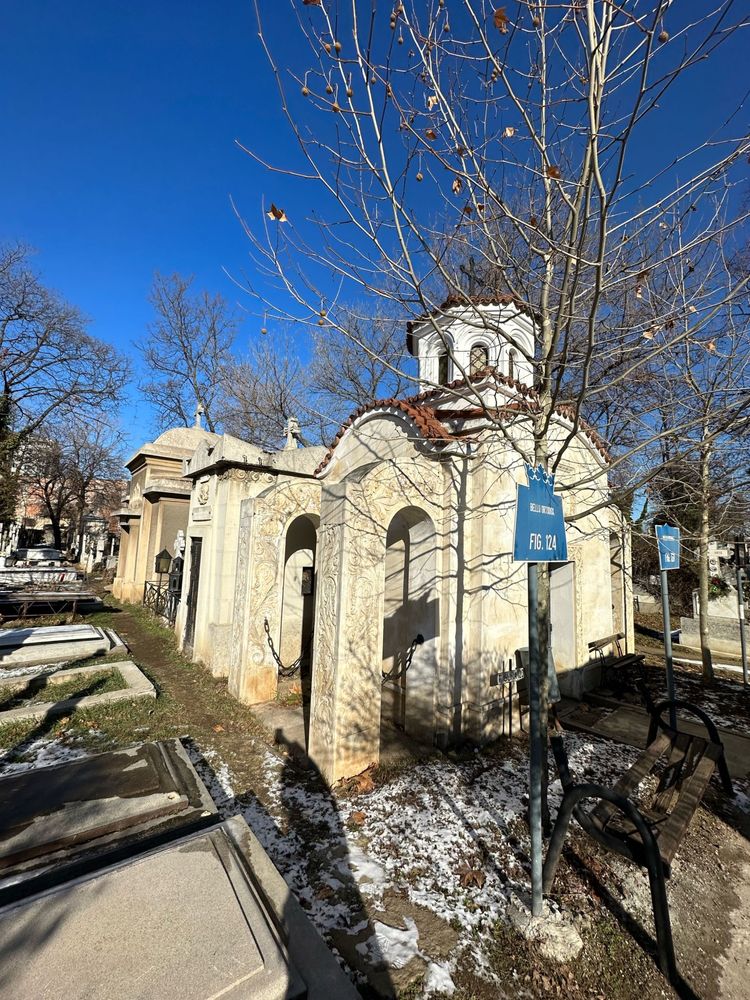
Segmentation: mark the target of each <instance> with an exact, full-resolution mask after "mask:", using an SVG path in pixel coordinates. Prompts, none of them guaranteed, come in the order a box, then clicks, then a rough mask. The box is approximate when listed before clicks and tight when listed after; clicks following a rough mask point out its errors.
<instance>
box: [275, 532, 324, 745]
mask: <svg viewBox="0 0 750 1000" xmlns="http://www.w3.org/2000/svg"><path fill="white" fill-rule="evenodd" d="M319 521H320V518H319V517H318V516H317V515H315V514H301V515H300V516H299V517H295V518H294V520H293V521H291V522H290V524H289V526H288V528H287V532H286V541H285V545H284V581H283V586H282V593H281V627H280V640H279V655H280V658H281V661H282V663H283V664H284V665H285V666H287V667H292V666H293V665H294V664H295V663H299V674H298V675H296V674H295V675H293V676H299V680H300V684H301V687H302V704H303V710H304V717H305V738H307V733H308V729H309V715H310V712H309V708H310V688H311V681H312V673H311V664H312V642H313V625H314V620H315V551H316V548H317V534H318V531H317V529H318V524H319Z"/></svg>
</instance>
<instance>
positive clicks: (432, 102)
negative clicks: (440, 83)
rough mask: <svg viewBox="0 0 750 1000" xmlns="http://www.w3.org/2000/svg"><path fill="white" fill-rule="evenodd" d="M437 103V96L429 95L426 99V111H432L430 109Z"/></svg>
mask: <svg viewBox="0 0 750 1000" xmlns="http://www.w3.org/2000/svg"><path fill="white" fill-rule="evenodd" d="M437 102H438V99H437V94H430V95H429V96H428V98H427V109H428V111H432V109H433V108H434V107H435V105H436V104H437Z"/></svg>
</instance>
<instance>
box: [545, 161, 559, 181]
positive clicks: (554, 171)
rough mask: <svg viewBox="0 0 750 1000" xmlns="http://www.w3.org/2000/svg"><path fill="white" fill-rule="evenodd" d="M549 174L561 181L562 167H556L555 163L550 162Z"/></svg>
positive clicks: (548, 165) (548, 166)
mask: <svg viewBox="0 0 750 1000" xmlns="http://www.w3.org/2000/svg"><path fill="white" fill-rule="evenodd" d="M547 176H548V177H551V178H552V179H553V180H555V181H559V180H560V178H561V177H562V174H561V173H560V168H559V167H556V166H555V164H554V163H548V164H547Z"/></svg>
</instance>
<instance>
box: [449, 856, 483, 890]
mask: <svg viewBox="0 0 750 1000" xmlns="http://www.w3.org/2000/svg"><path fill="white" fill-rule="evenodd" d="M456 875H458V878H459V881H460V882H461V885H462V886H463V887H464V889H468V888H470V887H471V886H472V885H475V886H476V887H477V889H482V888H484V883H485V880H486V877H487V876H486V875H485V874H484V872H483V871H482V869H481V868H472V867H471V866H470V865H467V864H466V862H464V863H463V864H462V865H459V866H458V868H457V869H456Z"/></svg>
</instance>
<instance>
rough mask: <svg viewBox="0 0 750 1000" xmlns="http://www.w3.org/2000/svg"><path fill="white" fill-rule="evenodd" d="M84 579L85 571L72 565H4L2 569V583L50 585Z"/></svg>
mask: <svg viewBox="0 0 750 1000" xmlns="http://www.w3.org/2000/svg"><path fill="white" fill-rule="evenodd" d="M77 580H83V573H81V572H80V570H77V569H74V568H73V567H72V566H40V567H38V568H33V567H31V566H19V567H15V566H4V567H2V569H0V584H4V585H6V586H11V587H14V586H22V585H25V584H29V583H35V584H41V585H42V586H45V585H46V586H49V584H51V583H52V584H54V583H75V582H76V581H77Z"/></svg>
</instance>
